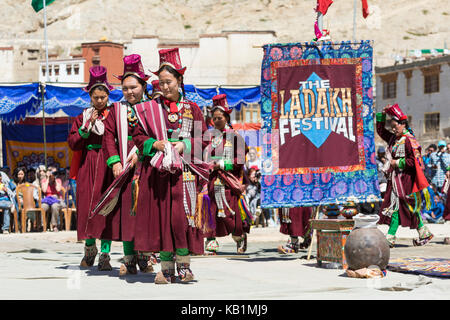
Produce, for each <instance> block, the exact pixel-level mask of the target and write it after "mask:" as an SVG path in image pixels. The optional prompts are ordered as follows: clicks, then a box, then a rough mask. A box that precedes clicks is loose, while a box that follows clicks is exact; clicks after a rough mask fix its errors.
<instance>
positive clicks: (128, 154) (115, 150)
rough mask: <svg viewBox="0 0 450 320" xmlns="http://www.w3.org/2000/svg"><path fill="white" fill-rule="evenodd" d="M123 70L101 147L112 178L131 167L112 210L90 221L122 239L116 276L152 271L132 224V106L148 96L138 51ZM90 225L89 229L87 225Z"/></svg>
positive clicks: (134, 160)
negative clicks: (140, 251)
mask: <svg viewBox="0 0 450 320" xmlns="http://www.w3.org/2000/svg"><path fill="white" fill-rule="evenodd" d="M123 61H124V73H123V75H121V76H118V77H117V78H118V79H119V80H120V81H121V84H122V92H123V95H124V98H125V99H126V101H121V102H117V103H114V105H113V106H112V107H111V111H110V114H109V116H108V118H107V119H106V121H105V135H104V140H103V147H104V149H105V159H106V160H105V162H106V164H107V165H108V167H110V168H111V169H112V172H113V175H114V177H115V178H116V177H118V176H119V175H120V174H121V173H122V172H123V171H124V170H125V168H126V167H127V164H128V163H131V170H129V172H128V173H127V177H126V179H125V182H124V183H123V185H122V187H121V191H120V195H119V199H118V202H117V205H116V207H115V209H114V210H113V212H111V213H109V214H108V215H107V216H106V217H105V216H103V215H96V216H95V217H94V218H93V219H92V221H96V220H99V221H101V223H99V224H98V225H102V228H104V231H103V237H104V238H106V239H110V240H114V241H122V244H123V251H124V264H123V265H122V266H121V267H120V271H119V275H121V276H122V275H126V274H136V273H137V267H136V264H138V265H139V269H140V270H141V272H144V273H147V272H152V271H153V267H152V265H151V263H150V256H142V255H139V256H138V255H137V254H136V252H135V250H134V227H135V222H136V212H135V203H134V201H133V200H134V199H136V194H137V188H136V182H135V181H134V178H135V177H134V173H135V166H136V163H137V160H138V156H137V148H136V147H135V145H134V143H133V140H132V136H131V131H132V128H133V127H134V126H136V125H137V118H136V115H135V113H134V110H133V107H132V106H133V105H135V104H137V103H140V102H142V101H145V99H146V98H147V97H146V96H147V95H148V94H147V83H146V81H147V80H148V79H149V78H150V76H148V75H146V74H144V72H143V66H142V62H141V57H140V56H139V55H137V54H132V55H129V56H125V57H124V59H123ZM89 227H90V228H89ZM89 227H88V230H90V231H91V232H93V233H96V232H98V231H97V230H96V229H97V224H95V223H93V224H90V225H89Z"/></svg>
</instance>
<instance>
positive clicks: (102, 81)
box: [83, 66, 114, 92]
mask: <svg viewBox="0 0 450 320" xmlns="http://www.w3.org/2000/svg"><path fill="white" fill-rule="evenodd" d="M89 73H90V76H89V84H88V85H87V86H86V87H84V88H83V90H84V91H86V92H90V91H91V90H92V89H93V88H95V87H97V86H104V87H105V88H106V89H108V91H112V90H114V87H113V86H112V85H110V84H109V83H108V78H107V77H106V68H105V67H104V66H94V67H91V68H90V69H89Z"/></svg>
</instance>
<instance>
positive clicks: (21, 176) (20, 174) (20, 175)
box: [13, 167, 27, 186]
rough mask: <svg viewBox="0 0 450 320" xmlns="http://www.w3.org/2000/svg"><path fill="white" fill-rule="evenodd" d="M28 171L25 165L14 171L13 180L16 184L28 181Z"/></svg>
mask: <svg viewBox="0 0 450 320" xmlns="http://www.w3.org/2000/svg"><path fill="white" fill-rule="evenodd" d="M26 173H27V169H26V168H25V167H17V168H16V169H15V170H14V172H13V180H14V183H15V184H16V186H18V185H19V184H22V183H25V182H27V180H26V178H25V175H26Z"/></svg>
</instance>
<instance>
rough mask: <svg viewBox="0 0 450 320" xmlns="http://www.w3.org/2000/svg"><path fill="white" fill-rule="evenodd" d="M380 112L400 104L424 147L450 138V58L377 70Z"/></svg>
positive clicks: (448, 56) (437, 58) (378, 109)
mask: <svg viewBox="0 0 450 320" xmlns="http://www.w3.org/2000/svg"><path fill="white" fill-rule="evenodd" d="M375 73H376V86H377V97H376V109H377V111H381V110H382V109H383V108H384V106H386V105H387V104H394V103H398V104H399V106H400V107H401V108H402V110H403V111H404V112H405V113H406V114H407V115H408V118H409V122H410V124H411V127H412V128H413V130H414V132H415V134H416V136H417V137H418V139H419V141H421V142H422V144H423V145H425V144H428V143H431V142H433V143H436V141H437V140H438V139H442V138H444V137H447V140H448V139H449V138H450V91H449V88H450V55H443V56H439V57H433V58H429V59H425V60H420V61H415V62H411V63H404V64H397V65H393V66H389V67H383V68H380V67H376V68H375Z"/></svg>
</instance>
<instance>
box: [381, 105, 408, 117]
mask: <svg viewBox="0 0 450 320" xmlns="http://www.w3.org/2000/svg"><path fill="white" fill-rule="evenodd" d="M386 113H387V114H388V115H390V116H391V117H392V118H394V120H397V121H402V120H406V119H408V116H407V115H406V114H404V113H403V111H402V109H400V107H399V106H398V104H397V103H396V104H394V105H393V106H390V107H389V108H388V109H387V110H386Z"/></svg>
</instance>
